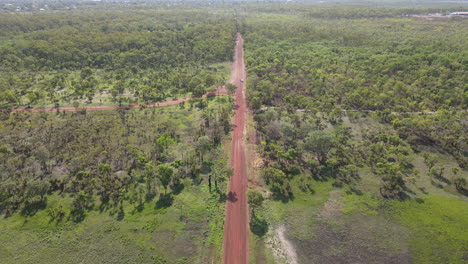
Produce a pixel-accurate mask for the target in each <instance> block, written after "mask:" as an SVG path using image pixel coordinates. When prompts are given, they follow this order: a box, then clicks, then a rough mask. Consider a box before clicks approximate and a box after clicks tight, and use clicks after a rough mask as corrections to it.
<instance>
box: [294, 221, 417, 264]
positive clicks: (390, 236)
mask: <svg viewBox="0 0 468 264" xmlns="http://www.w3.org/2000/svg"><path fill="white" fill-rule="evenodd" d="M343 222H344V223H342V224H340V223H338V224H329V223H326V222H320V223H318V224H317V228H316V230H315V233H316V236H315V237H314V238H312V239H309V240H294V244H295V247H296V250H297V253H298V256H299V263H340V264H342V263H386V264H387V263H388V264H392V263H395V264H405V263H411V255H410V252H409V250H408V248H407V246H406V244H407V242H406V241H407V235H405V232H404V230H403V228H402V227H400V226H398V225H396V224H393V223H390V222H388V221H386V220H385V219H384V218H380V217H376V216H356V217H354V216H353V217H350V218H347V219H346V220H344V221H343Z"/></svg>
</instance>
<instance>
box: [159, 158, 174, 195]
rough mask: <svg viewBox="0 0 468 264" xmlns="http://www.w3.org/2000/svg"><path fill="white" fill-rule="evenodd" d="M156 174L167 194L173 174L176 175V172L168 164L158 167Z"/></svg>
mask: <svg viewBox="0 0 468 264" xmlns="http://www.w3.org/2000/svg"><path fill="white" fill-rule="evenodd" d="M156 172H157V174H158V177H159V180H160V181H161V184H162V186H163V187H164V194H166V192H167V186H168V185H169V183H170V182H171V178H172V174H173V173H174V171H173V169H172V168H171V167H170V166H168V165H166V164H161V165H158V166H157V167H156Z"/></svg>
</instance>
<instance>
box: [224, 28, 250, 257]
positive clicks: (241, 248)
mask: <svg viewBox="0 0 468 264" xmlns="http://www.w3.org/2000/svg"><path fill="white" fill-rule="evenodd" d="M241 79H242V80H245V65H244V53H243V39H242V37H241V35H240V34H239V33H238V34H237V41H236V48H235V53H234V65H233V68H232V73H231V80H230V82H231V83H233V84H235V85H236V86H237V90H236V93H235V107H234V108H235V114H234V122H233V123H234V124H233V127H234V131H233V136H232V145H231V166H232V168H233V169H234V174H233V176H232V177H231V180H230V182H229V193H228V200H227V204H226V219H225V221H224V247H223V250H224V258H223V263H224V264H244V263H248V246H247V241H248V240H247V238H248V217H247V197H246V191H247V163H246V152H245V151H246V148H245V125H246V112H247V111H246V107H247V106H246V102H245V94H244V82H242V81H241Z"/></svg>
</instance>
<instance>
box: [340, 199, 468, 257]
mask: <svg viewBox="0 0 468 264" xmlns="http://www.w3.org/2000/svg"><path fill="white" fill-rule="evenodd" d="M345 203H346V206H345V208H343V210H342V212H344V213H345V214H361V215H371V216H375V217H378V216H384V217H385V218H387V219H388V220H389V221H391V222H394V223H396V224H399V225H401V226H403V227H406V228H407V229H408V230H409V240H408V244H409V248H410V250H411V252H412V257H413V260H414V262H415V263H465V262H464V261H466V257H467V256H466V251H467V249H468V231H467V229H466V226H468V215H467V214H466V212H468V203H467V202H466V201H465V200H464V199H461V198H457V197H450V196H443V195H433V194H430V195H424V196H421V198H417V199H408V200H404V201H399V200H387V201H385V200H382V199H377V198H374V197H371V196H370V195H362V196H358V195H347V196H346V197H345ZM381 228H385V227H381ZM464 258H465V259H464Z"/></svg>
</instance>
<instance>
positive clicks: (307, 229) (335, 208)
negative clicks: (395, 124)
mask: <svg viewBox="0 0 468 264" xmlns="http://www.w3.org/2000/svg"><path fill="white" fill-rule="evenodd" d="M345 124H346V125H347V126H350V127H351V128H352V133H353V135H355V140H362V139H361V138H360V136H361V134H362V131H363V129H366V128H369V129H372V128H373V127H375V126H377V125H378V122H377V121H376V120H375V119H373V118H372V117H365V116H364V117H360V118H359V119H357V120H353V121H352V122H349V119H345ZM389 129H391V128H389ZM356 142H357V141H356ZM424 153H430V154H431V155H434V156H435V157H436V160H437V162H436V164H435V166H436V167H443V168H444V178H445V181H443V180H440V179H436V178H434V177H431V176H429V175H428V171H429V170H428V167H427V165H426V164H425V162H424V158H423V156H424ZM409 159H410V161H411V164H412V166H413V167H414V168H415V169H416V170H418V171H419V174H418V175H416V176H415V177H414V180H413V181H408V182H407V187H408V196H407V198H406V199H404V200H391V199H390V200H385V199H383V198H381V196H380V193H379V186H380V185H381V179H380V178H378V177H376V176H375V175H374V174H373V173H372V171H371V170H370V169H369V168H368V167H362V168H359V175H360V178H361V179H360V180H359V181H358V182H356V185H355V187H354V189H356V190H360V191H361V192H349V191H348V188H347V187H343V188H342V189H337V188H335V187H333V186H332V182H331V181H311V183H310V184H311V186H312V188H313V192H311V193H308V192H302V191H301V190H300V189H299V188H298V184H299V182H298V181H297V177H296V178H294V179H293V180H292V182H291V185H292V188H293V193H294V199H293V200H290V201H289V202H286V203H284V202H281V201H274V200H271V199H270V200H266V201H265V204H264V211H263V214H264V216H265V218H266V219H267V220H268V223H269V231H270V232H269V233H268V234H267V237H272V236H274V230H275V228H277V227H278V226H280V225H284V226H285V227H286V228H287V236H288V239H290V240H291V241H292V242H293V244H294V247H295V250H296V253H297V254H298V256H299V263H466V260H467V257H468V256H467V249H468V239H467V238H468V231H467V229H466V226H467V225H468V215H466V212H467V211H468V203H467V198H466V197H465V196H463V195H462V194H460V193H458V192H457V191H456V190H455V187H454V184H453V183H452V182H451V181H452V179H453V178H454V175H453V172H452V168H453V167H458V164H457V162H456V160H455V159H454V158H453V157H452V156H450V155H449V154H447V153H445V152H441V151H438V150H437V149H433V148H431V147H419V148H418V150H415V151H414V152H412V153H411V155H410V156H409ZM458 176H461V177H467V176H468V175H467V174H466V171H464V170H460V172H459V173H458ZM434 182H435V183H437V184H434ZM250 241H251V243H252V242H254V245H253V246H251V248H253V249H255V247H259V246H260V245H261V244H262V243H263V241H264V239H260V238H259V237H252V238H251V240H250ZM270 241H271V240H270ZM275 246H276V247H277V246H279V245H276V244H270V245H267V247H266V249H269V248H273V249H274V247H275ZM260 251H261V250H259V249H256V252H260ZM264 252H266V254H267V257H269V258H271V259H273V253H272V252H271V250H270V251H268V250H264ZM251 259H252V260H254V258H253V257H252V258H251ZM268 261H269V260H265V261H263V262H261V263H270V262H268ZM275 261H276V263H282V260H280V259H278V258H277V259H276V260H275ZM271 263H274V262H273V260H272V262H271Z"/></svg>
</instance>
